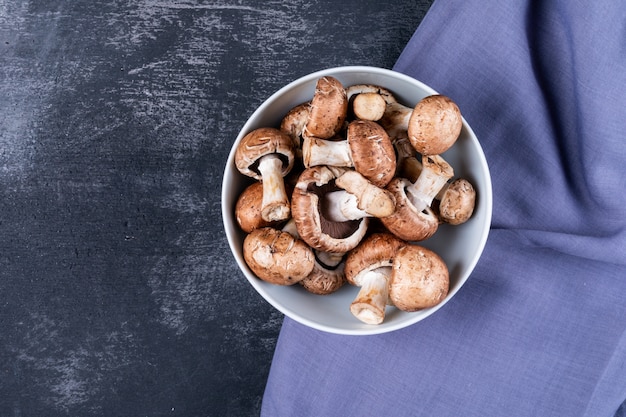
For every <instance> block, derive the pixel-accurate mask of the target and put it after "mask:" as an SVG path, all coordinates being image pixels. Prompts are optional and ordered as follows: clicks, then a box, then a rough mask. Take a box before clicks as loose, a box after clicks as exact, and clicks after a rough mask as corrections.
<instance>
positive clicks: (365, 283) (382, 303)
mask: <svg viewBox="0 0 626 417" xmlns="http://www.w3.org/2000/svg"><path fill="white" fill-rule="evenodd" d="M390 276H391V267H388V266H382V267H379V268H376V269H374V270H371V271H368V272H367V273H365V274H364V275H363V277H362V284H361V289H360V290H359V293H358V295H357V296H356V298H355V299H354V301H353V302H352V304H350V312H351V313H352V314H353V315H354V317H356V318H357V319H359V320H361V321H362V322H363V323H367V324H380V323H382V322H383V320H384V319H385V307H386V305H387V300H388V298H389V290H388V283H389V277H390Z"/></svg>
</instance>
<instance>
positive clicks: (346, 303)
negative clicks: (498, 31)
mask: <svg viewBox="0 0 626 417" xmlns="http://www.w3.org/2000/svg"><path fill="white" fill-rule="evenodd" d="M326 75H331V76H333V77H336V78H337V79H338V80H339V81H341V82H342V83H343V85H344V86H346V87H347V86H350V85H352V84H376V85H381V86H383V87H385V88H387V89H389V90H391V92H392V93H394V95H395V96H396V98H397V99H398V101H399V102H401V103H403V104H405V105H407V106H414V105H415V104H416V103H417V102H418V101H419V100H421V99H422V98H423V97H425V96H427V95H431V94H436V92H435V91H434V90H433V89H432V88H430V87H428V86H427V85H425V84H423V83H421V82H419V81H417V80H415V79H413V78H411V77H408V76H406V75H403V74H401V73H398V72H394V71H391V70H387V69H382V68H375V67H365V66H348V67H338V68H330V69H327V70H323V71H318V72H315V73H312V74H309V75H306V76H304V77H302V78H300V79H297V80H295V81H293V82H291V83H289V84H288V85H286V86H285V87H283V88H281V89H280V90H278V91H277V92H276V93H274V94H273V95H272V96H271V97H269V98H268V99H267V100H266V101H265V102H264V103H263V104H261V106H259V108H258V109H257V110H256V111H255V112H254V113H253V114H252V116H250V118H249V119H248V121H247V122H246V124H245V125H244V126H243V128H242V129H241V131H240V132H239V135H238V136H237V139H236V140H235V143H234V144H233V147H232V149H231V151H230V154H229V156H228V161H227V162H226V168H225V170H224V178H223V182H222V218H223V221H224V228H225V231H226V236H227V238H228V243H229V245H230V248H231V250H232V253H233V256H234V257H235V260H236V261H237V264H238V265H239V268H240V269H241V271H242V272H243V275H244V276H245V277H246V278H247V280H248V282H250V284H251V285H252V286H253V287H254V288H255V289H256V291H258V293H259V294H261V296H263V298H265V300H267V302H269V303H270V304H271V305H272V306H274V307H275V308H276V309H278V310H279V311H281V312H282V313H283V314H285V315H286V316H288V317H290V318H292V319H294V320H296V321H298V322H300V323H302V324H304V325H306V326H310V327H312V328H315V329H318V330H322V331H326V332H331V333H337V334H346V335H370V334H379V333H385V332H390V331H394V330H397V329H401V328H404V327H406V326H409V325H411V324H414V323H416V322H418V321H420V320H422V319H424V318H426V317H428V316H429V315H431V314H433V313H434V312H435V311H437V310H438V309H440V308H442V307H443V306H444V305H445V304H446V303H447V302H448V301H449V300H450V299H451V298H452V297H454V295H455V294H456V293H457V292H458V291H459V289H460V288H461V286H462V285H463V284H464V283H465V281H466V280H467V279H468V278H469V276H470V273H471V272H472V270H473V269H474V267H475V265H476V263H477V262H478V259H479V257H480V255H481V253H482V251H483V248H484V246H485V243H486V240H487V235H488V233H489V228H490V223H491V212H492V188H491V178H490V175H489V168H488V166H487V161H486V159H485V155H484V153H483V151H482V148H481V146H480V143H479V142H478V139H477V138H476V136H475V135H474V133H473V132H472V129H471V128H470V126H469V125H468V124H467V122H466V121H465V120H464V121H463V129H462V132H461V136H460V137H459V139H458V141H457V142H456V143H455V144H454V146H453V147H452V148H451V149H450V150H448V151H447V152H446V153H445V154H444V155H443V156H444V158H445V159H446V160H447V161H448V162H449V163H450V165H452V167H453V168H454V172H455V176H457V177H464V178H467V179H469V180H470V181H471V182H472V184H473V185H474V186H475V188H476V190H477V202H476V208H475V211H474V214H473V216H472V218H471V219H470V220H469V221H468V222H466V223H464V224H462V225H459V226H450V225H442V226H440V228H439V230H438V231H437V233H435V235H434V236H433V237H432V238H430V239H428V240H426V241H423V242H419V244H420V245H423V246H426V247H428V248H430V249H432V250H434V251H435V252H437V253H438V254H439V255H440V256H441V257H442V258H443V259H444V261H445V262H446V264H447V265H448V269H449V271H450V292H449V294H448V296H447V297H446V298H445V300H444V301H443V302H442V303H440V304H438V305H437V306H435V307H433V308H429V309H425V310H421V311H418V312H414V313H407V312H402V311H399V310H397V309H396V308H394V307H387V312H386V317H385V321H384V322H383V323H382V324H379V325H368V324H365V323H362V322H360V321H359V320H358V319H356V318H355V317H354V316H352V314H351V313H350V309H349V307H350V303H351V302H352V300H353V299H354V297H355V296H356V294H357V292H358V289H357V288H356V287H352V286H350V285H349V284H346V285H345V286H344V287H343V288H341V289H340V290H339V291H338V292H336V293H334V294H331V295H326V296H320V295H314V294H311V293H308V292H307V291H306V290H305V289H304V288H302V287H301V286H300V285H294V286H278V285H273V284H269V283H266V282H264V281H261V280H260V279H259V278H257V277H256V276H255V275H254V274H253V273H252V271H251V270H250V269H249V268H248V266H247V265H246V263H245V261H244V258H243V251H242V243H243V239H244V237H245V233H244V232H243V231H241V230H240V229H239V226H238V224H237V222H236V220H235V216H234V210H235V203H236V201H237V198H238V196H239V194H240V193H241V192H242V190H243V189H244V188H245V187H246V186H247V185H248V184H250V182H251V180H250V179H249V178H247V177H245V176H243V175H242V174H240V173H239V172H238V171H237V169H236V167H235V162H234V155H235V149H236V148H237V145H238V143H239V142H240V141H241V139H242V138H243V136H244V135H245V134H246V133H248V132H250V131H251V130H253V129H256V128H259V127H265V126H275V127H277V126H278V125H279V124H280V121H281V119H282V117H283V116H284V115H285V114H286V113H287V111H288V110H289V109H291V108H292V107H293V106H295V105H297V104H300V103H302V102H305V101H307V100H310V99H311V97H313V92H314V89H315V84H316V82H317V79H318V78H320V77H322V76H326ZM461 112H463V109H462V108H461Z"/></svg>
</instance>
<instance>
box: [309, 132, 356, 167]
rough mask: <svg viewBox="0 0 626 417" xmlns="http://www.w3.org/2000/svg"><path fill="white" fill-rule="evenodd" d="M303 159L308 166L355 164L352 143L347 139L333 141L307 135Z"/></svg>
mask: <svg viewBox="0 0 626 417" xmlns="http://www.w3.org/2000/svg"><path fill="white" fill-rule="evenodd" d="M302 160H303V163H304V166H305V167H306V168H309V167H312V166H318V165H330V166H335V167H353V166H354V163H353V162H352V155H351V152H350V145H349V144H348V141H346V140H338V141H333V140H328V139H319V138H315V137H311V136H305V137H304V141H303V143H302Z"/></svg>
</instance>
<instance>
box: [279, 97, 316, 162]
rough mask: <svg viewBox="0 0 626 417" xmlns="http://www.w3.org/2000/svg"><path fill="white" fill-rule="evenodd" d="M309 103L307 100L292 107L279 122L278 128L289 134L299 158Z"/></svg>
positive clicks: (300, 156)
mask: <svg viewBox="0 0 626 417" xmlns="http://www.w3.org/2000/svg"><path fill="white" fill-rule="evenodd" d="M310 105H311V102H310V101H307V102H305V103H301V104H298V105H297V106H294V107H292V108H291V109H290V110H289V111H288V112H287V114H286V115H285V116H284V117H283V119H282V120H281V122H280V130H281V131H283V132H285V133H286V134H288V135H289V137H290V138H291V141H292V142H293V148H294V150H295V153H296V155H297V156H298V157H299V158H302V132H303V131H304V125H305V124H306V121H307V118H308V117H309V111H310Z"/></svg>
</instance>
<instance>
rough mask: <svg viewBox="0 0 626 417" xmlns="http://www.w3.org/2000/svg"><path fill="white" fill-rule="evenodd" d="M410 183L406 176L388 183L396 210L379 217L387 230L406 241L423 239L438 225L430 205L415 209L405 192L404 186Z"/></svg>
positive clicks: (433, 232)
mask: <svg viewBox="0 0 626 417" xmlns="http://www.w3.org/2000/svg"><path fill="white" fill-rule="evenodd" d="M409 185H411V183H410V182H409V180H407V179H406V178H400V177H396V178H394V179H393V180H391V182H390V183H389V185H387V190H388V191H390V192H391V193H392V194H393V196H394V199H395V201H396V211H395V212H394V213H393V214H392V215H391V216H387V217H383V218H381V219H380V221H381V222H382V224H383V225H384V226H385V228H386V229H387V230H389V231H390V232H391V233H393V234H394V235H396V236H397V237H399V238H400V239H404V240H408V241H420V240H425V239H428V238H429V237H431V236H432V235H434V234H435V232H436V231H437V229H438V227H439V219H438V217H437V215H436V214H435V213H434V212H433V210H432V209H431V208H430V207H426V208H425V209H424V210H422V211H417V209H416V208H415V206H414V205H413V204H412V203H411V201H410V200H409V198H408V196H407V194H406V187H408V186H409Z"/></svg>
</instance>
